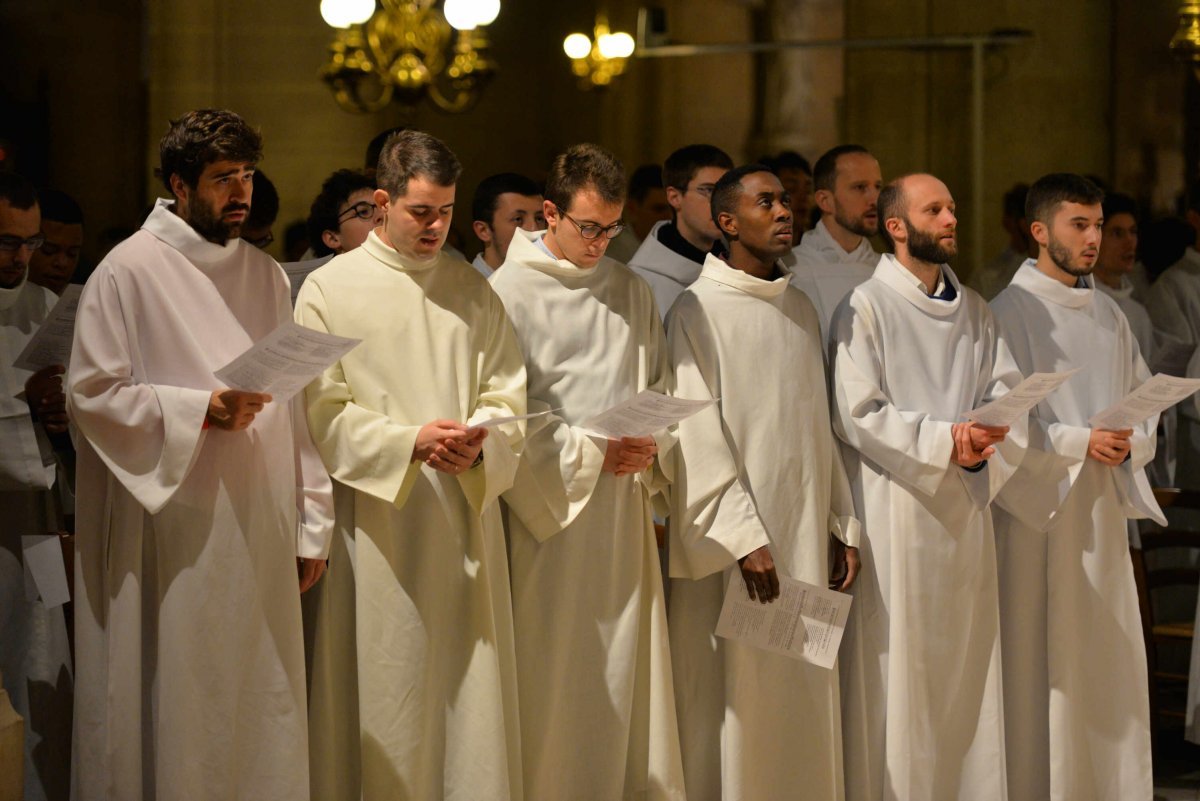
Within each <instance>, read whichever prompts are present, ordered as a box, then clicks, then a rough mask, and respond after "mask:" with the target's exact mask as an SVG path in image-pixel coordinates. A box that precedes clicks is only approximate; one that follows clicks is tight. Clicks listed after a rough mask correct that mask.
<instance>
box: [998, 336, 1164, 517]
mask: <svg viewBox="0 0 1200 801" xmlns="http://www.w3.org/2000/svg"><path fill="white" fill-rule="evenodd" d="M1118 325H1119V326H1120V327H1121V329H1122V330H1121V331H1120V332H1119V337H1118V342H1122V343H1128V347H1127V348H1126V351H1127V353H1126V355H1127V357H1128V358H1129V359H1131V361H1132V365H1131V368H1132V369H1131V371H1132V376H1133V381H1132V382H1131V383H1130V384H1129V386H1127V387H1126V388H1125V391H1126V392H1129V391H1131V390H1133V389H1134V388H1136V387H1138V386H1140V385H1141V384H1142V383H1144V382H1145V381H1147V380H1149V378H1150V370H1149V368H1148V367H1147V366H1146V362H1145V361H1144V360H1143V359H1142V357H1141V354H1140V353H1139V352H1138V349H1137V345H1136V343H1135V341H1134V339H1133V333H1132V331H1131V330H1130V329H1129V325H1128V323H1127V322H1126V321H1125V317H1124V315H1120V316H1119V317H1118ZM1029 417H1030V419H1029V445H1028V449H1027V450H1026V452H1025V458H1024V459H1023V460H1022V462H1021V469H1020V470H1018V471H1017V472H1016V474H1015V475H1014V476H1013V477H1012V479H1011V480H1010V481H1009V482H1008V484H1007V485H1006V486H1005V487H1004V491H1003V492H1002V493H1001V494H1000V496H999V503H1000V505H1001V506H1002V507H1003V508H1004V509H1005V511H1007V512H1008V513H1009V514H1011V515H1012V516H1013V517H1015V518H1017V519H1018V520H1020V521H1021V522H1022V523H1024V524H1025V525H1027V526H1030V527H1032V528H1034V529H1036V530H1038V531H1041V530H1044V529H1045V528H1047V527H1048V526H1049V525H1050V522H1051V521H1052V520H1053V519H1054V516H1055V515H1056V514H1057V513H1058V511H1059V509H1060V508H1062V505H1063V503H1064V502H1065V501H1066V499H1067V495H1068V494H1069V493H1070V491H1071V488H1072V487H1073V486H1075V482H1076V481H1077V480H1078V478H1079V474H1080V473H1081V472H1082V471H1083V466H1084V464H1085V463H1086V462H1087V459H1088V458H1089V457H1088V446H1089V443H1090V441H1091V436H1092V429H1091V428H1090V427H1088V426H1086V425H1084V426H1079V425H1073V424H1070V423H1064V422H1059V421H1052V420H1046V419H1044V418H1042V417H1039V416H1038V414H1037V408H1036V407H1035V408H1034V410H1033V411H1032V412H1031V414H1030V415H1029ZM1157 426H1158V415H1155V416H1153V417H1151V418H1150V419H1149V420H1145V421H1143V422H1142V423H1140V424H1139V425H1137V426H1134V428H1133V436H1132V437H1130V450H1129V458H1128V459H1126V460H1125V462H1124V464H1121V465H1119V466H1117V467H1116V468H1113V469H1114V470H1115V471H1116V475H1115V476H1114V479H1115V480H1116V482H1117V486H1118V489H1119V491H1120V492H1121V496H1122V504H1123V506H1124V507H1125V510H1126V513H1127V514H1128V515H1129V516H1130V517H1133V518H1144V517H1150V518H1153V519H1156V520H1160V522H1161V523H1162V524H1163V525H1165V524H1166V520H1165V519H1163V518H1162V512H1161V510H1159V508H1158V505H1157V503H1155V502H1154V501H1153V491H1152V490H1151V488H1150V484H1149V481H1148V479H1147V478H1146V474H1145V470H1143V468H1144V467H1145V466H1146V465H1147V464H1149V463H1150V462H1151V461H1152V460H1153V459H1154V450H1155V429H1156V428H1157Z"/></svg>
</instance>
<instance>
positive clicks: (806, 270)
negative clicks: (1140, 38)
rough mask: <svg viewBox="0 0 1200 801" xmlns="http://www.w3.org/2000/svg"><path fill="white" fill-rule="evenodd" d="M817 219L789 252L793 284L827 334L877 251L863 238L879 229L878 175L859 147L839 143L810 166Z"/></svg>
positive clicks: (868, 270)
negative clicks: (833, 319)
mask: <svg viewBox="0 0 1200 801" xmlns="http://www.w3.org/2000/svg"><path fill="white" fill-rule="evenodd" d="M813 184H814V186H816V190H817V191H816V203H817V206H818V207H819V208H820V209H821V219H820V220H818V221H817V224H816V226H815V227H813V228H812V230H810V231H806V232H805V233H804V238H803V239H801V240H800V244H799V245H797V246H796V247H795V248H793V250H792V256H791V259H789V261H791V260H793V259H794V263H792V265H791V268H792V283H793V284H795V285H796V286H797V287H799V288H800V289H801V290H803V291H804V294H806V295H808V297H809V299H810V300H811V301H812V302H813V306H815V307H816V309H817V315H818V316H819V318H820V320H821V337H822V340H823V341H828V338H829V321H830V318H832V317H833V313H834V311H835V310H836V309H837V307H838V304H840V303H841V302H842V300H843V299H844V298H845V297H846V296H847V295H849V294H850V292H851V290H853V289H854V287H856V286H858V285H859V284H861V283H862V282H863V281H866V280H867V279H868V278H870V277H871V273H872V272H873V271H874V270H875V265H876V264H877V263H878V262H879V254H878V253H876V252H875V249H874V248H873V247H871V242H870V240H869V239H868V237H871V236H874V235H875V234H876V233H878V231H879V212H878V210H877V208H876V204H877V202H878V200H879V190H880V189H882V188H883V177H882V174H881V173H880V171H879V162H878V161H876V160H875V157H874V156H872V155H871V154H870V153H869V152H868V151H867V149H866V148H865V147H862V146H861V145H838V146H837V147H835V148H833V149H832V150H830V151H829V152H827V153H825V154H824V155H822V156H821V158H819V159H817V166H816V167H815V168H814V169H813Z"/></svg>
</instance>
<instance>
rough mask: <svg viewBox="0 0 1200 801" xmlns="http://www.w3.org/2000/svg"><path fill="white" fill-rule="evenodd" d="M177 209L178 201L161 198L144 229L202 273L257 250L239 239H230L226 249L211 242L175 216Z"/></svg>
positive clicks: (143, 226)
mask: <svg viewBox="0 0 1200 801" xmlns="http://www.w3.org/2000/svg"><path fill="white" fill-rule="evenodd" d="M174 206H175V201H174V200H168V199H167V198H161V197H160V198H159V199H158V200H156V201H155V203H154V208H153V209H151V211H150V216H149V217H147V218H146V221H145V222H144V223H142V229H143V230H145V231H148V232H149V233H150V234H152V235H153V236H154V238H155V239H158V240H161V241H162V242H164V243H166V244H168V245H170V246H171V247H173V248H175V249H176V250H178V251H179V252H180V253H182V254H183V255H184V257H185V258H187V260H188V261H190V262H192V263H193V264H195V265H196V266H197V267H199V268H200V269H204V267H206V266H208V265H217V264H220V263H221V262H224V261H225V260H227V259H229V258H231V257H233V256H234V254H236V253H237V252H238V248H242V247H254V246H253V245H251V244H249V243H243V242H242V240H241V239H239V238H237V237H234V238H233V239H230V240H229V241H228V242H226V243H225V244H224V245H217V244H214V243H212V242H209V241H208V240H207V239H205V238H204V237H202V236H201V235H200V232H199V231H197V230H196V229H195V228H193V227H192V226H191V225H189V224H188V222H187V221H186V220H184V219H183V218H182V217H180V216H179V215H178V214H176V213H175V211H174Z"/></svg>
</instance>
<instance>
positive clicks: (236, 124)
mask: <svg viewBox="0 0 1200 801" xmlns="http://www.w3.org/2000/svg"><path fill="white" fill-rule="evenodd" d="M158 157H159V169H158V175H159V178H161V179H162V182H163V186H165V187H166V188H167V191H168V192H170V191H171V176H172V175H178V176H179V177H180V178H181V179H183V182H184V183H185V184H187V185H188V186H190V187H193V188H194V187H195V186H196V184H197V183H198V182H199V180H200V174H201V173H203V172H204V168H205V167H206V166H207V165H209V164H212V163H213V162H214V161H221V160H226V161H239V162H254V163H257V162H258V161H259V160H260V159H262V136H261V135H260V134H259V133H258V131H256V130H254V129H253V128H251V127H250V125H249V123H247V122H246V121H245V120H244V119H242V118H241V117H240V116H238V115H237V114H235V113H233V112H232V111H225V110H222V109H211V108H202V109H197V110H196V111H189V112H188V113H187V114H184V115H183V116H182V117H180V118H179V119H177V120H172V121H171V128H170V130H168V131H167V133H166V135H165V136H163V138H162V141H161V142H159V144H158Z"/></svg>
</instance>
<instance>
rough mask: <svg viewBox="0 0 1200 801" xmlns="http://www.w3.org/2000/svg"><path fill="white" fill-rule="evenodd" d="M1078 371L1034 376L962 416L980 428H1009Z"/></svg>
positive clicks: (1035, 374) (1077, 369)
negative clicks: (982, 426)
mask: <svg viewBox="0 0 1200 801" xmlns="http://www.w3.org/2000/svg"><path fill="white" fill-rule="evenodd" d="M1081 369H1082V368H1079V367H1076V368H1075V369H1074V370H1067V371H1066V372H1065V373H1034V374H1033V375H1031V376H1029V378H1026V379H1025V380H1024V381H1022V382H1021V383H1020V384H1017V385H1016V386H1015V387H1013V388H1012V390H1011V391H1009V392H1008V393H1007V394H1005V395H1003V396H1001V397H999V398H996V399H995V400H994V401H990V402H989V403H985V404H983V405H982V406H980V407H979V408H977V409H972V410H971V411H969V412H967V413H966V414H965V415H964V416H965V417H966V418H967V419H968V420H970V421H972V422H974V423H979V424H980V425H985V426H1010V425H1012V424H1013V422H1014V421H1016V420H1017V419H1018V418H1019V417H1020V416H1021V415H1023V414H1026V413H1027V412H1028V411H1029V410H1030V409H1032V408H1033V407H1034V406H1037V405H1038V404H1039V403H1041V402H1042V401H1043V400H1044V399H1045V398H1046V397H1047V396H1049V395H1050V393H1051V392H1053V391H1054V390H1056V389H1058V388H1059V387H1061V386H1062V385H1063V383H1064V382H1065V381H1066V380H1067V379H1068V378H1070V377H1071V376H1073V375H1075V374H1076V373H1078V372H1079V371H1080V370H1081Z"/></svg>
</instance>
